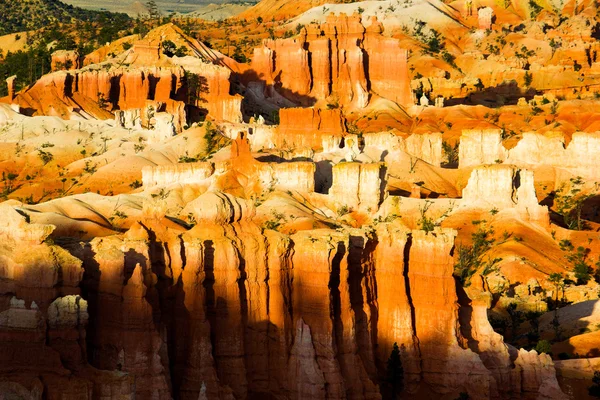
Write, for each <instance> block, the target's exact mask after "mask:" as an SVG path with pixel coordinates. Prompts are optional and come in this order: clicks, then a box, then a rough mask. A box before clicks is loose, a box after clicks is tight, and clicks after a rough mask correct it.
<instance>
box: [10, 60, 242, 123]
mask: <svg viewBox="0 0 600 400" xmlns="http://www.w3.org/2000/svg"><path fill="white" fill-rule="evenodd" d="M148 100H151V101H154V102H157V103H161V104H163V107H164V108H163V109H160V110H156V111H157V112H159V111H166V112H169V113H171V114H174V115H181V114H182V110H183V108H184V107H182V105H185V104H189V105H193V106H195V107H197V108H198V109H199V110H201V109H204V110H205V111H206V112H207V113H208V114H209V115H211V116H212V117H213V118H215V119H218V120H228V121H232V122H240V121H241V98H240V97H239V96H231V95H230V94H229V71H228V70H226V69H224V68H221V67H217V66H213V65H207V66H205V67H198V66H196V67H195V68H194V69H193V70H192V71H191V72H189V71H187V70H186V69H184V68H183V67H181V66H169V67H138V68H133V67H124V68H114V69H109V70H106V69H100V68H97V67H93V66H92V67H87V68H85V69H81V70H74V71H69V72H65V71H62V72H56V73H52V74H49V75H45V76H43V77H42V78H41V79H39V80H38V81H37V82H36V83H35V84H34V85H33V86H31V87H30V88H28V89H26V90H25V91H23V92H21V93H19V94H18V95H17V96H16V98H15V99H14V102H15V103H17V104H19V105H20V106H21V108H22V109H23V110H24V111H25V112H26V113H27V114H28V115H52V116H59V117H61V118H65V119H68V118H69V117H70V115H71V114H72V113H79V114H80V115H93V116H97V117H101V118H107V117H108V116H109V115H111V113H112V112H113V111H115V110H129V109H144V108H145V107H146V103H147V101H148ZM197 112H200V111H197ZM183 116H184V118H183V119H184V122H185V114H183ZM178 119H179V120H181V117H179V118H178Z"/></svg>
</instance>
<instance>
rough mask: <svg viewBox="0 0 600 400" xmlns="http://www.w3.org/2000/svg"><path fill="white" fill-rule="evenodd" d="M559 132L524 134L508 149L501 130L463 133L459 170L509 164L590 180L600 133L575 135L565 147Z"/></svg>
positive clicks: (598, 154)
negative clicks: (561, 171) (565, 171)
mask: <svg viewBox="0 0 600 400" xmlns="http://www.w3.org/2000/svg"><path fill="white" fill-rule="evenodd" d="M565 142H566V139H565V137H564V135H563V134H561V133H559V132H548V133H544V134H542V133H535V132H525V133H523V138H522V139H521V140H519V141H518V142H517V144H516V146H515V147H513V148H511V149H506V148H505V147H504V145H503V143H502V134H501V131H500V130H483V131H482V130H464V131H463V133H462V135H461V139H460V149H459V164H460V167H461V168H463V167H469V166H477V165H482V164H495V163H508V164H514V165H518V166H523V167H527V166H543V165H546V166H552V167H556V168H564V169H568V170H570V171H571V172H572V173H573V174H577V175H581V176H583V177H591V176H593V175H594V172H595V165H596V160H597V159H598V157H600V132H593V133H587V132H575V133H573V135H572V137H571V141H570V142H569V144H568V145H567V146H565Z"/></svg>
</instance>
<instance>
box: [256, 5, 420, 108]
mask: <svg viewBox="0 0 600 400" xmlns="http://www.w3.org/2000/svg"><path fill="white" fill-rule="evenodd" d="M382 32H383V27H382V25H381V24H380V23H379V22H378V21H377V20H376V19H373V20H372V22H371V25H370V26H369V27H368V28H365V26H364V25H363V23H362V21H361V17H360V15H353V16H350V17H349V16H347V15H345V14H341V15H340V16H334V15H331V16H329V17H327V21H326V22H325V23H324V24H322V25H316V24H313V25H310V26H308V27H307V28H306V29H305V30H303V31H302V33H301V34H300V36H299V37H296V38H290V39H277V40H265V41H264V42H263V46H262V47H260V48H257V49H255V50H254V57H253V61H252V70H253V71H254V72H255V73H256V76H257V78H259V79H261V80H264V81H265V82H266V83H267V84H268V85H273V86H274V87H275V88H276V89H277V90H278V91H279V92H280V93H281V94H283V95H284V96H285V97H287V98H288V99H290V100H292V101H295V102H297V103H299V104H301V105H305V106H306V105H313V104H314V103H315V102H317V101H319V100H323V99H326V98H328V97H330V96H331V99H332V101H334V102H338V103H339V104H341V105H344V106H346V107H349V108H364V107H366V106H367V105H368V103H369V100H370V97H371V96H372V95H373V94H375V95H378V96H381V97H385V98H387V99H389V100H392V101H394V102H396V103H398V104H400V105H403V106H408V105H411V104H412V91H411V89H410V78H409V73H408V63H407V62H408V59H407V58H408V52H407V51H406V50H403V49H401V48H400V46H399V41H398V40H396V39H392V38H386V37H384V36H383V35H382Z"/></svg>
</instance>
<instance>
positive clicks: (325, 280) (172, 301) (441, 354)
mask: <svg viewBox="0 0 600 400" xmlns="http://www.w3.org/2000/svg"><path fill="white" fill-rule="evenodd" d="M211 196H214V195H211ZM223 201H226V200H225V199H220V200H219V201H216V202H213V203H214V204H215V206H216V207H217V208H218V204H219V202H221V203H222V202H223ZM227 201H228V202H230V203H231V202H234V201H235V199H232V198H230V199H229V200H227ZM211 204H212V203H211ZM223 204H224V203H223ZM240 204H241V203H240ZM236 207H237V206H236ZM235 209H236V208H235V207H234V208H232V209H231V210H230V212H236V211H235ZM200 210H202V208H201V209H200ZM221 214H222V213H221ZM221 214H219V215H221ZM215 215H216V214H215ZM223 215H224V214H223ZM232 215H233V214H232ZM244 215H246V217H244ZM249 215H250V217H249ZM248 218H251V214H248V213H247V212H245V211H243V210H242V212H241V214H240V216H239V217H231V216H229V217H228V216H224V217H223V218H222V217H221V216H212V217H211V216H209V217H207V218H205V219H202V220H201V221H202V223H200V224H199V225H197V226H196V227H195V228H193V229H192V230H190V231H188V232H186V233H184V234H175V233H174V232H171V231H169V230H165V228H163V227H162V226H161V225H160V223H159V222H158V220H146V221H144V222H142V223H140V224H138V225H135V226H133V227H132V228H131V229H130V230H129V231H128V232H127V233H126V234H124V235H122V236H115V237H109V238H102V239H100V238H98V239H95V240H93V241H92V242H91V244H90V245H89V246H81V247H77V248H73V249H72V251H73V254H76V255H77V256H78V257H80V258H81V259H83V265H84V268H85V270H86V273H85V277H84V280H83V288H84V289H83V292H84V295H85V296H87V298H88V300H89V313H90V325H91V328H93V329H90V330H89V331H88V332H89V333H88V336H87V344H88V351H89V357H88V359H89V361H90V363H91V364H92V365H93V366H94V367H97V368H101V369H109V370H114V369H121V370H122V371H124V372H127V373H129V374H131V375H134V376H135V377H136V382H138V384H137V385H136V388H137V389H136V390H137V396H138V398H169V396H171V395H172V396H174V397H175V398H182V399H194V400H195V399H197V398H199V396H205V397H206V398H211V399H218V398H223V399H232V398H239V399H242V398H246V397H249V396H259V397H260V396H262V397H264V396H276V397H285V398H292V399H325V398H340V399H342V398H356V399H363V398H370V399H376V398H380V396H381V395H380V393H381V390H384V391H385V383H384V382H383V381H382V380H381V378H382V377H383V376H385V363H386V360H387V358H388V357H389V353H390V351H391V349H392V345H393V343H394V342H397V343H398V344H399V345H400V346H401V348H402V358H403V363H404V365H405V369H406V373H405V377H406V383H407V387H408V388H409V390H410V392H411V393H416V392H419V391H420V392H421V393H422V391H426V392H439V393H455V392H460V391H466V392H468V393H469V394H470V395H471V396H473V397H474V398H489V397H494V396H496V395H497V393H496V392H495V390H496V389H495V387H496V385H495V384H494V382H495V377H494V375H493V374H492V373H491V372H490V370H489V369H487V368H486V366H485V365H484V364H483V362H482V360H481V358H480V357H479V356H478V355H477V354H476V353H474V352H472V351H471V350H469V349H465V348H462V347H461V346H460V345H459V340H458V338H459V337H460V332H459V330H458V326H459V324H458V304H457V302H456V292H455V283H454V279H453V277H452V266H453V261H452V256H451V251H452V248H453V246H454V236H455V234H456V233H455V232H454V231H452V230H436V231H435V232H432V233H425V232H422V231H412V232H411V231H409V230H408V229H406V228H405V227H403V226H402V225H401V224H381V225H379V226H378V227H377V229H376V230H375V231H365V230H361V229H352V230H350V231H346V232H336V231H332V230H315V231H302V232H299V233H296V234H293V235H291V236H288V235H283V234H280V233H278V232H275V231H268V230H267V231H264V232H261V229H260V228H259V227H258V226H256V225H255V224H254V223H253V222H252V221H251V219H248ZM225 220H228V221H230V223H224V222H223V221H225ZM506 357H507V358H508V355H506ZM543 363H544V364H545V365H546V364H547V360H545V361H544V362H543ZM502 368H504V369H505V371H504V373H505V374H509V373H510V369H511V367H510V362H509V361H508V359H507V360H506V362H505V363H504V366H503V367H502ZM533 371H534V372H530V374H534V375H535V371H537V370H536V369H534V370H533ZM140 382H143V384H140ZM382 382H383V383H382ZM531 382H533V383H531V385H533V386H535V385H536V384H538V383H539V385H542V384H543V382H544V379H542V378H540V377H539V376H538V375H535V379H533V380H531ZM536 382H537V383H536ZM539 385H538V386H539ZM533 386H532V387H533ZM527 390H530V389H529V388H528V389H527ZM510 391H511V392H512V393H514V394H515V395H517V396H518V395H519V393H520V391H521V387H520V386H518V384H515V385H514V387H512V388H511V389H510ZM558 392H560V390H558ZM151 393H152V396H154V397H151ZM201 398H202V397H201Z"/></svg>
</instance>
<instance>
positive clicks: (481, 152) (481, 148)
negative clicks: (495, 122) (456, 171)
mask: <svg viewBox="0 0 600 400" xmlns="http://www.w3.org/2000/svg"><path fill="white" fill-rule="evenodd" d="M458 158H459V168H464V167H469V166H475V165H482V164H494V163H497V162H503V161H504V160H505V159H506V149H505V148H504V146H502V134H501V131H500V130H499V129H497V130H496V129H491V130H464V131H463V132H462V135H461V137H460V148H459V156H458Z"/></svg>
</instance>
